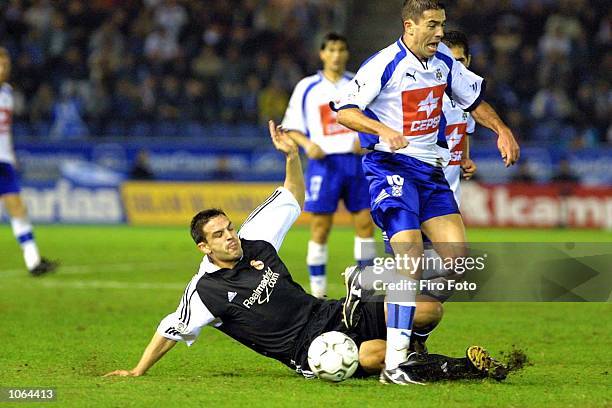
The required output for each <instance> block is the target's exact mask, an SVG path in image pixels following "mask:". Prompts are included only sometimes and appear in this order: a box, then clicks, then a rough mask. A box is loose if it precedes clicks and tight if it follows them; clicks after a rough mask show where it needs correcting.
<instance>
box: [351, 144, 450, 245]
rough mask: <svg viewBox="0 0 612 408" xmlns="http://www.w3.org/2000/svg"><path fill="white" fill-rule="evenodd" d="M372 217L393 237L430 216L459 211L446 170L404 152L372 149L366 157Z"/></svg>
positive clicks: (416, 225) (412, 227) (416, 226)
mask: <svg viewBox="0 0 612 408" xmlns="http://www.w3.org/2000/svg"><path fill="white" fill-rule="evenodd" d="M363 169H364V173H365V176H366V178H367V180H368V183H369V185H370V200H371V208H372V219H373V220H374V222H375V223H376V225H378V227H379V228H380V229H382V230H383V231H385V232H386V233H387V234H388V236H389V238H391V237H393V235H395V234H396V233H398V232H400V231H405V230H416V229H421V224H422V223H423V222H425V221H427V220H428V219H430V218H434V217H439V216H442V215H449V214H459V207H457V203H456V201H455V197H454V196H453V192H452V190H451V189H450V187H449V185H448V182H447V181H446V177H444V171H443V170H442V168H441V167H435V166H432V165H431V164H427V163H425V162H422V161H420V160H418V159H415V158H413V157H410V156H405V155H401V154H390V153H384V152H376V151H374V152H370V153H368V154H367V155H366V156H365V157H364V158H363Z"/></svg>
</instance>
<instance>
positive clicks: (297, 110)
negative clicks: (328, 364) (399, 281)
mask: <svg viewBox="0 0 612 408" xmlns="http://www.w3.org/2000/svg"><path fill="white" fill-rule="evenodd" d="M319 56H320V58H321V61H322V62H323V70H322V71H319V72H318V73H317V74H315V75H312V76H309V77H306V78H304V79H302V80H301V81H300V82H299V83H298V84H297V85H296V87H295V90H294V91H293V94H292V96H291V100H290V102H289V106H288V107H287V112H286V113H285V118H284V119H283V122H282V126H283V128H284V129H285V130H287V131H289V135H290V136H291V138H292V139H293V140H294V141H295V142H296V143H297V144H298V145H300V146H301V147H302V148H303V149H304V150H305V151H306V155H307V156H308V158H309V159H310V160H309V162H308V169H307V171H306V203H305V206H304V210H305V211H307V212H310V213H312V221H311V226H310V241H309V242H308V254H307V256H306V263H307V264H308V269H309V273H310V291H311V293H312V294H313V295H314V296H316V297H324V296H326V294H327V293H326V292H327V278H326V264H327V260H328V252H327V239H328V237H329V232H330V230H331V226H332V222H333V216H334V213H335V212H336V209H337V207H338V201H339V200H340V199H342V200H343V201H344V205H345V206H346V208H347V209H348V211H350V212H351V213H352V214H353V220H354V225H355V242H354V256H355V260H356V262H357V264H358V265H362V266H363V265H369V264H371V262H372V259H373V258H374V257H375V256H376V250H375V247H374V245H375V244H374V242H375V241H374V237H373V235H374V224H373V222H372V218H371V217H370V198H369V193H368V184H367V181H366V179H365V176H364V175H363V170H362V166H361V158H362V156H361V155H360V154H359V153H360V150H361V149H360V147H359V143H358V142H359V140H358V136H357V132H354V131H352V130H349V129H347V128H346V127H344V126H342V125H339V124H338V123H337V121H336V113H335V112H334V111H332V109H331V108H330V106H329V101H330V100H333V99H335V98H336V96H337V93H338V90H339V89H340V88H341V87H342V86H344V85H346V84H347V83H348V82H350V81H351V79H352V78H353V75H354V74H352V73H349V72H347V71H346V63H347V61H348V58H349V50H348V44H347V41H346V38H344V37H343V36H341V35H339V34H336V33H329V34H327V35H326V36H325V38H324V39H323V42H322V44H321V51H320V54H319Z"/></svg>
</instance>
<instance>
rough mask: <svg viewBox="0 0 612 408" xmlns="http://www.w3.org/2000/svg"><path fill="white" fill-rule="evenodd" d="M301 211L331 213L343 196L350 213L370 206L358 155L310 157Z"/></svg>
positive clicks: (366, 185) (334, 210)
mask: <svg viewBox="0 0 612 408" xmlns="http://www.w3.org/2000/svg"><path fill="white" fill-rule="evenodd" d="M305 181H306V201H305V203H304V211H308V212H311V213H318V214H332V213H334V212H336V209H337V208H338V201H340V199H342V201H344V206H345V207H346V208H347V210H349V211H350V212H353V213H354V212H358V211H361V210H364V209H369V208H370V195H369V193H368V183H367V181H366V179H365V176H364V175H363V169H362V168H361V156H358V155H356V154H352V153H346V154H330V155H329V156H326V157H325V158H324V159H322V160H309V161H308V169H307V170H306V180H305Z"/></svg>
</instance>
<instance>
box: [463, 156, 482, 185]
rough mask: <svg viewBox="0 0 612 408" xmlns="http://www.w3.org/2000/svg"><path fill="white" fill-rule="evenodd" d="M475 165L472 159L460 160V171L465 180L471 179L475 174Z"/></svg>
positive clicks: (476, 167)
mask: <svg viewBox="0 0 612 408" xmlns="http://www.w3.org/2000/svg"><path fill="white" fill-rule="evenodd" d="M476 169H478V166H476V163H474V162H473V161H472V159H467V158H466V159H461V170H463V178H464V179H466V180H469V179H471V178H472V177H473V176H474V173H476Z"/></svg>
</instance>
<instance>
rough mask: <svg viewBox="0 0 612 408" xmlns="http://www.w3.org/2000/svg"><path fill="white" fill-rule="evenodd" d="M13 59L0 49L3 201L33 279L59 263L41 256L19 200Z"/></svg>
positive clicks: (0, 182) (0, 181)
mask: <svg viewBox="0 0 612 408" xmlns="http://www.w3.org/2000/svg"><path fill="white" fill-rule="evenodd" d="M10 73H11V59H10V56H9V53H8V51H7V50H6V48H3V47H0V201H1V202H2V204H3V205H4V208H5V209H6V212H7V213H8V216H9V217H10V220H11V228H12V230H13V235H15V238H16V239H17V241H18V242H19V245H20V246H21V250H22V251H23V259H24V261H25V264H26V267H27V268H28V270H29V271H30V274H31V275H32V276H39V275H42V274H44V273H47V272H51V271H53V270H54V269H55V268H56V267H57V263H56V262H52V261H49V260H47V259H45V258H43V257H41V256H40V253H39V252H38V246H37V245H36V241H35V240H34V233H33V230H32V223H31V222H30V220H29V218H28V213H27V209H26V206H25V203H24V202H23V200H22V198H21V196H20V194H19V193H20V191H21V190H20V188H19V180H18V178H17V173H16V170H15V165H16V160H15V153H14V151H13V144H12V140H11V122H12V116H13V88H12V87H11V85H9V84H8V82H7V81H8V79H9V75H10Z"/></svg>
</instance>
